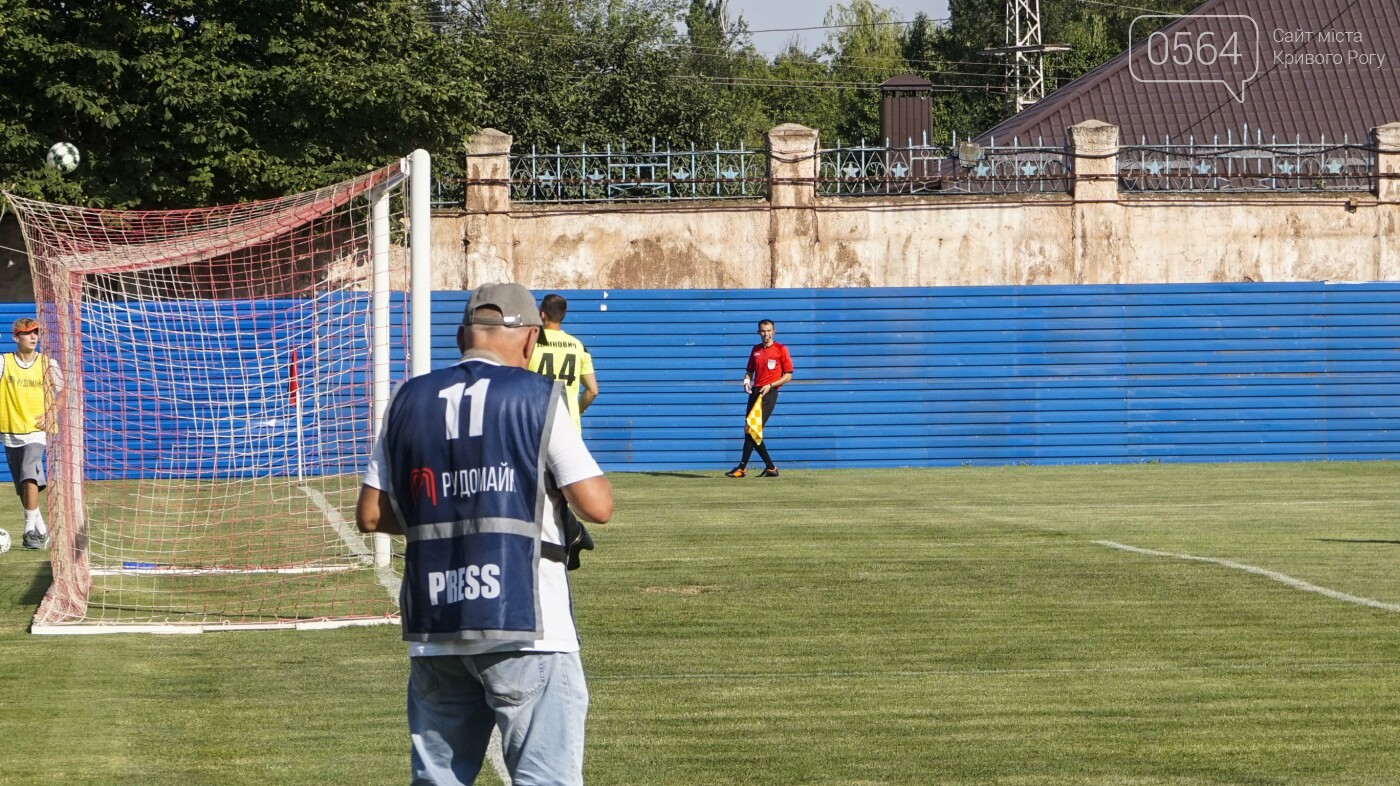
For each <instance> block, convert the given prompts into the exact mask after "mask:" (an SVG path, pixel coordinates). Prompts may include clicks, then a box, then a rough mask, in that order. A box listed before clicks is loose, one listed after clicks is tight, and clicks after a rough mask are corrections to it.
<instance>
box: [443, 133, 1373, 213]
mask: <svg viewBox="0 0 1400 786" xmlns="http://www.w3.org/2000/svg"><path fill="white" fill-rule="evenodd" d="M996 142H997V140H995V139H991V140H989V143H988V144H986V145H982V144H979V143H976V142H971V141H963V142H961V143H959V142H958V141H957V137H956V135H955V136H954V137H953V144H951V145H931V144H920V145H915V144H912V143H910V144H906V145H904V146H902V147H897V146H891V145H889V144H885V145H869V144H866V142H865V141H864V140H861V143H860V144H858V145H852V146H844V145H842V144H841V143H840V142H839V140H838V142H837V145H836V146H835V147H832V148H824V149H820V150H818V151H817V182H816V183H815V188H816V191H817V193H818V194H820V195H822V196H852V197H860V196H888V195H910V194H926V195H938V194H1062V193H1068V192H1069V191H1070V190H1071V181H1072V171H1073V163H1072V161H1073V155H1072V151H1071V150H1070V149H1069V148H1068V147H1047V146H1045V145H1044V144H1040V143H1037V144H1036V145H1035V146H1028V145H1022V144H1020V141H1019V140H1017V139H1013V140H1012V142H1011V144H1009V145H998V144H997V143H996ZM1376 166H1377V162H1376V151H1375V149H1374V148H1372V147H1371V146H1369V145H1365V144H1359V143H1353V142H1350V141H1347V140H1345V139H1344V140H1343V141H1342V142H1341V143H1340V144H1336V143H1333V144H1328V143H1327V142H1326V140H1322V141H1320V142H1317V143H1307V142H1303V141H1301V140H1295V141H1294V142H1291V143H1289V142H1283V143H1280V142H1278V141H1277V139H1271V140H1269V141H1268V142H1267V143H1266V142H1265V141H1264V140H1263V139H1262V138H1261V137H1259V136H1258V135H1256V137H1255V138H1254V139H1253V140H1252V141H1251V140H1250V138H1249V136H1248V135H1247V134H1246V136H1245V137H1244V138H1243V140H1241V139H1239V138H1235V137H1233V136H1232V135H1230V134H1227V135H1226V138H1225V140H1224V141H1223V142H1221V141H1220V140H1219V139H1218V138H1216V139H1213V140H1212V141H1211V142H1210V143H1209V144H1204V143H1198V142H1196V141H1195V139H1188V140H1187V141H1186V142H1185V143H1180V142H1173V141H1172V140H1170V139H1168V140H1165V141H1163V142H1162V143H1161V144H1155V145H1154V144H1148V143H1147V141H1146V140H1143V141H1142V142H1141V143H1140V144H1136V145H1123V146H1121V147H1120V148H1119V149H1118V183H1119V188H1120V190H1121V191H1123V192H1141V193H1174V192H1249V191H1263V192H1309V191H1334V192H1335V191H1342V192H1350V191H1359V192H1365V191H1370V190H1372V189H1373V188H1374V187H1375V178H1376ZM769 187H770V178H769V161H768V153H767V152H766V151H763V150H749V149H747V148H744V147H742V146H741V147H739V148H737V149H724V148H722V147H718V146H717V147H716V148H715V149H713V150H699V149H696V148H693V147H692V148H691V149H690V150H671V149H669V148H667V149H659V148H658V147H657V146H656V144H655V143H654V142H653V143H652V145H651V148H650V149H642V150H635V149H628V148H627V146H626V145H622V146H619V147H617V148H613V147H612V146H607V147H604V148H603V149H602V150H589V149H587V148H586V147H584V148H580V149H579V150H578V151H577V152H565V151H564V150H563V149H562V148H558V147H556V148H555V149H554V151H553V152H548V151H545V152H541V151H540V150H538V149H536V148H534V147H532V148H531V149H530V151H529V152H528V153H520V154H512V155H511V156H510V197H511V200H512V201H513V202H522V203H572V202H648V201H681V200H709V199H765V198H767V197H768V195H769ZM464 195H465V184H464V183H463V181H462V179H461V177H460V175H457V176H446V175H444V176H441V177H439V178H438V179H437V180H436V181H435V183H434V187H433V206H434V207H460V206H461V205H462V202H463V198H464Z"/></svg>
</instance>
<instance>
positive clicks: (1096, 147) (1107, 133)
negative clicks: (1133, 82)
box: [1065, 120, 1139, 284]
mask: <svg viewBox="0 0 1400 786" xmlns="http://www.w3.org/2000/svg"><path fill="white" fill-rule="evenodd" d="M1068 136H1069V138H1068V139H1066V140H1065V142H1066V144H1067V145H1068V146H1069V155H1070V164H1071V173H1070V189H1071V194H1072V195H1073V198H1074V208H1073V215H1074V220H1073V223H1072V224H1071V227H1072V229H1071V231H1072V232H1073V233H1074V237H1073V239H1072V240H1073V248H1074V278H1073V281H1074V283H1076V284H1083V283H1095V284H1119V283H1124V282H1128V281H1134V280H1135V276H1136V275H1137V274H1138V272H1139V271H1137V270H1133V269H1132V268H1134V267H1135V266H1134V265H1133V264H1132V260H1131V259H1128V258H1126V257H1123V256H1122V249H1123V245H1124V244H1122V243H1120V242H1119V240H1120V238H1119V237H1118V235H1119V232H1121V231H1122V227H1123V222H1122V218H1123V216H1122V210H1123V208H1122V206H1120V205H1119V204H1117V202H1118V126H1114V125H1109V124H1108V123H1105V122H1103V121H1102V120H1086V121H1084V122H1082V123H1079V124H1078V125H1073V126H1070V127H1069V135H1068Z"/></svg>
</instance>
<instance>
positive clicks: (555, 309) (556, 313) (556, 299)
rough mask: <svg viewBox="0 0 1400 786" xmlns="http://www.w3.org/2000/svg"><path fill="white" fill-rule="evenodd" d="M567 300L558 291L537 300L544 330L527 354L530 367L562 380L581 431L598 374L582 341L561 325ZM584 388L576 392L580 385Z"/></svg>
mask: <svg viewBox="0 0 1400 786" xmlns="http://www.w3.org/2000/svg"><path fill="white" fill-rule="evenodd" d="M568 310H569V301H567V300H565V299H564V298H563V297H561V296H559V295H545V296H544V299H543V300H541V301H540V318H541V319H542V320H544V330H541V331H540V339H539V342H538V343H537V344H535V352H534V354H533V355H532V356H531V357H530V370H531V371H534V372H536V373H538V374H543V375H545V376H546V377H549V378H550V379H555V380H558V381H560V382H563V383H564V388H565V390H566V396H565V398H567V399H568V400H569V415H571V416H572V417H573V419H574V427H575V428H577V429H578V430H579V431H580V432H582V431H583V422H582V420H581V419H580V417H579V416H580V415H582V414H583V412H584V410H586V409H588V405H589V404H592V403H593V400H594V399H596V398H598V378H597V377H596V376H594V374H593V356H592V355H590V354H588V350H587V349H585V348H584V346H583V342H582V341H579V340H578V339H576V338H574V337H573V336H571V335H569V334H568V333H565V332H564V331H563V330H561V329H560V325H561V324H563V322H564V315H565V314H566V313H568ZM580 387H582V388H583V392H582V393H580V392H579V388H580Z"/></svg>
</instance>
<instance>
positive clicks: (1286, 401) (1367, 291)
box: [434, 283, 1400, 471]
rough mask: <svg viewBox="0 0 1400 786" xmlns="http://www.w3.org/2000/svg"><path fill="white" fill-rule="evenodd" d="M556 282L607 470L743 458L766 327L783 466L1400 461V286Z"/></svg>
mask: <svg viewBox="0 0 1400 786" xmlns="http://www.w3.org/2000/svg"><path fill="white" fill-rule="evenodd" d="M537 294H538V295H543V294H545V292H544V291H540V292H538V293H537ZM561 294H563V295H565V296H566V297H568V298H569V301H570V313H569V317H568V319H567V320H566V322H565V325H564V327H565V329H567V330H568V331H569V332H571V333H573V334H574V335H576V336H578V337H579V338H580V339H582V340H583V341H584V342H585V344H587V346H588V347H589V349H590V351H591V352H592V353H593V356H594V361H595V364H596V366H597V369H598V379H599V385H600V388H601V391H602V395H601V396H600V398H599V399H598V402H597V403H596V404H595V405H594V406H593V408H591V409H590V410H589V411H588V412H587V414H585V415H584V430H585V436H586V437H587V440H588V443H589V445H590V447H591V448H592V449H593V451H594V453H595V455H596V456H597V457H598V458H599V460H600V462H602V463H603V465H604V467H605V468H607V469H610V470H640V471H662V470H679V469H709V470H719V469H727V468H729V467H731V466H733V465H734V464H735V463H736V461H737V459H738V456H739V451H740V447H741V441H742V425H741V424H742V414H743V412H742V411H743V404H744V400H745V399H744V393H743V388H742V385H741V381H742V377H743V371H744V362H745V359H746V357H747V352H748V349H749V347H750V346H752V344H753V343H754V342H756V341H757V335H756V332H755V331H756V329H757V326H756V322H757V320H759V319H760V318H764V317H767V318H771V319H773V320H774V321H775V322H776V323H777V339H778V340H779V341H781V342H783V343H785V344H787V345H788V347H789V349H790V350H791V351H792V355H793V359H794V364H795V365H796V369H797V371H796V374H795V375H794V379H793V382H792V383H791V384H790V385H788V386H787V387H785V388H783V391H782V394H781V398H780V400H779V404H778V409H777V413H776V414H775V415H774V417H773V420H772V421H770V423H769V425H768V428H767V431H766V434H767V436H768V437H769V440H770V449H771V450H772V453H773V456H774V460H775V461H777V462H778V464H779V466H781V467H790V468H799V467H800V468H819V467H883V466H939V465H958V464H1010V463H1033V464H1055V463H1089V462H1093V463H1100V462H1102V463H1114V462H1136V461H1295V460H1297V461H1303V460H1350V459H1386V458H1396V457H1400V432H1397V426H1400V395H1397V392H1396V383H1397V382H1400V284H1392V283H1374V284H1359V285H1348V284H1326V283H1302V284H1218V285H1209V284H1208V285H1152V286H1040V287H959V288H920V289H779V290H666V291H611V292H607V293H606V296H605V293H604V292H602V291H597V290H583V291H564V292H561ZM464 298H465V295H464V294H461V293H438V295H437V297H436V299H435V301H434V310H435V312H436V313H439V314H440V315H441V317H440V318H441V319H442V320H443V322H444V326H443V327H444V329H441V330H438V331H437V332H436V334H435V335H439V336H443V337H444V338H445V337H446V336H447V335H448V334H449V333H450V332H451V327H450V325H455V324H456V322H457V320H458V319H459V316H460V309H461V305H462V302H463V300H464ZM604 307H606V309H604ZM447 323H450V325H448V324H447ZM453 354H454V352H453V351H452V350H451V349H449V348H448V347H447V346H446V345H444V347H443V352H442V353H441V355H440V356H439V360H440V361H442V362H450V361H449V358H450V357H451V356H452V355H453Z"/></svg>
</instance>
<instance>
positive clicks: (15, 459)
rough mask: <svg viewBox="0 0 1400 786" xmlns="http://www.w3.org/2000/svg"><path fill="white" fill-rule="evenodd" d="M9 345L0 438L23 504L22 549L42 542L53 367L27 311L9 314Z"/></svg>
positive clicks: (0, 394)
mask: <svg viewBox="0 0 1400 786" xmlns="http://www.w3.org/2000/svg"><path fill="white" fill-rule="evenodd" d="M13 332H14V337H15V351H14V352H6V353H5V354H4V355H0V442H3V443H4V445H5V458H6V459H7V460H8V463H9V465H10V476H11V477H12V478H14V482H15V492H16V493H18V494H19V501H20V504H21V505H22V506H23V507H24V537H23V538H22V539H21V541H20V542H21V544H22V545H23V546H24V547H25V548H27V549H41V548H43V547H44V546H46V545H48V540H49V528H48V526H47V525H46V524H45V523H44V514H43V513H42V512H41V511H40V510H39V492H40V491H42V490H43V489H44V488H45V487H46V486H47V485H48V478H47V477H46V476H45V474H44V447H45V445H46V444H47V443H48V435H47V434H46V432H45V429H47V428H48V427H49V424H50V416H51V415H52V410H53V407H54V403H55V398H56V397H55V393H56V391H57V382H58V373H57V369H56V368H54V367H53V365H52V363H51V362H50V361H49V359H48V358H47V357H45V356H44V355H42V354H40V353H39V323H38V322H37V321H35V320H33V319H30V318H28V317H24V318H22V319H17V320H15V324H14V331H13Z"/></svg>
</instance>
